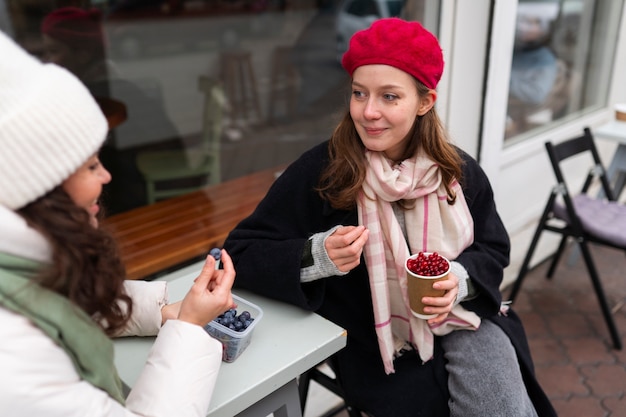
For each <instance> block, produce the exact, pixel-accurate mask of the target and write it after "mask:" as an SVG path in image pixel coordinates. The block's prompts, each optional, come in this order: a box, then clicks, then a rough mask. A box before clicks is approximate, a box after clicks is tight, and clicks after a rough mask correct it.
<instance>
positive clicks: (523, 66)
mask: <svg viewBox="0 0 626 417" xmlns="http://www.w3.org/2000/svg"><path fill="white" fill-rule="evenodd" d="M622 3H623V2H599V1H584V0H547V1H545V0H544V1H526V0H521V1H520V3H519V6H518V12H517V21H516V28H515V46H514V51H513V57H512V61H511V79H510V84H509V101H508V113H507V124H506V132H505V138H507V139H508V138H512V137H515V136H517V135H520V134H522V133H525V132H530V131H535V130H537V129H547V128H549V127H550V126H551V125H553V124H554V123H559V121H564V120H566V119H567V118H568V117H575V115H576V114H580V113H581V112H584V111H588V110H592V109H597V108H599V107H600V106H603V105H605V104H606V99H607V94H606V90H607V88H608V84H609V74H610V72H609V71H610V68H611V66H612V60H613V50H614V48H615V41H616V39H617V37H616V36H610V35H609V36H607V31H611V30H616V24H617V19H619V15H620V13H618V12H617V11H618V10H621V7H622ZM601 40H602V41H601Z"/></svg>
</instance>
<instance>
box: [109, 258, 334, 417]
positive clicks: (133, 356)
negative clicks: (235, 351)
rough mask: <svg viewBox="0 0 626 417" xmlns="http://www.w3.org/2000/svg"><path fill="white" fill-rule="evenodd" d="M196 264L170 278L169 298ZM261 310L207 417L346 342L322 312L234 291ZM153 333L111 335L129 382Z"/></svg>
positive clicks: (235, 409)
mask: <svg viewBox="0 0 626 417" xmlns="http://www.w3.org/2000/svg"><path fill="white" fill-rule="evenodd" d="M199 271H200V266H198V267H197V270H193V269H192V270H190V272H187V273H186V274H185V275H183V276H181V277H180V278H177V279H175V280H173V281H170V283H169V284H168V285H169V294H170V301H176V300H179V299H182V298H183V296H184V295H185V293H186V292H187V290H188V288H189V287H190V286H191V283H192V281H193V279H194V278H195V277H196V276H197V275H198V272H199ZM233 292H234V293H235V294H236V295H238V296H240V297H242V298H244V299H246V300H249V301H251V302H252V303H254V304H256V305H258V306H259V307H261V309H262V310H263V317H262V318H261V320H260V321H259V322H258V323H257V324H256V327H255V329H254V332H253V334H252V339H251V342H250V345H249V346H248V347H247V348H246V350H245V351H244V352H243V353H242V354H241V355H240V356H239V357H238V358H237V359H236V360H235V361H234V362H232V363H226V362H223V363H222V367H221V369H220V373H219V376H218V381H217V384H216V387H215V391H214V393H213V398H212V399H211V405H210V407H209V414H208V415H210V416H211V417H213V416H215V417H217V416H223V417H232V416H234V415H236V414H237V413H239V412H241V411H243V410H245V409H246V408H248V407H249V406H250V405H252V404H254V403H256V402H257V401H259V400H261V399H262V398H264V397H266V396H267V395H269V394H271V393H272V392H273V391H275V390H276V389H278V388H280V387H282V386H283V385H284V384H286V383H287V382H289V381H291V380H293V379H294V378H296V377H297V376H298V375H300V374H302V373H303V372H305V371H306V370H308V369H310V368H312V367H313V366H315V365H317V364H318V363H320V362H322V361H324V360H325V359H326V358H328V357H329V356H331V355H332V354H333V353H335V352H337V351H339V350H341V349H342V348H343V347H344V346H345V345H346V332H345V330H344V329H342V328H341V327H339V326H337V325H335V324H334V323H332V322H330V321H328V320H326V319H324V318H323V317H321V316H319V315H317V314H314V313H310V312H307V311H304V310H302V309H300V308H298V307H295V306H292V305H289V304H286V303H281V302H278V301H275V300H271V299H268V298H265V297H261V296H259V295H256V294H253V293H250V292H248V291H241V290H236V291H233ZM153 341H154V338H153V337H143V338H140V337H129V338H120V339H116V340H115V365H116V366H117V369H118V371H119V373H120V377H121V378H122V380H123V381H124V382H125V383H126V384H128V385H129V386H132V385H133V384H134V383H135V382H136V380H137V378H138V377H139V374H140V372H141V370H142V369H143V366H144V364H145V362H146V359H147V357H148V351H149V349H150V347H151V346H152V343H153Z"/></svg>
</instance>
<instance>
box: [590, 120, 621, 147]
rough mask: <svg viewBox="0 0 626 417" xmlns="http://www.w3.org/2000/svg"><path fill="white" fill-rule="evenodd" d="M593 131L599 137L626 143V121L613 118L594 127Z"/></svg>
mask: <svg viewBox="0 0 626 417" xmlns="http://www.w3.org/2000/svg"><path fill="white" fill-rule="evenodd" d="M592 133H593V134H594V135H595V136H596V137H598V138H602V139H611V140H614V141H617V142H619V143H620V144H624V145H626V122H621V121H618V120H611V121H610V122H608V123H605V124H603V125H602V126H598V127H597V128H595V129H593V130H592Z"/></svg>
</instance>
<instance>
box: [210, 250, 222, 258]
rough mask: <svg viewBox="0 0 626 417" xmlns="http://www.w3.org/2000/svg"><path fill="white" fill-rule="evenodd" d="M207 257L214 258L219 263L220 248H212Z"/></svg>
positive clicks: (220, 256)
mask: <svg viewBox="0 0 626 417" xmlns="http://www.w3.org/2000/svg"><path fill="white" fill-rule="evenodd" d="M209 255H211V256H212V257H214V258H215V260H216V261H219V260H220V259H221V258H222V251H221V250H220V248H213V249H211V250H210V251H209Z"/></svg>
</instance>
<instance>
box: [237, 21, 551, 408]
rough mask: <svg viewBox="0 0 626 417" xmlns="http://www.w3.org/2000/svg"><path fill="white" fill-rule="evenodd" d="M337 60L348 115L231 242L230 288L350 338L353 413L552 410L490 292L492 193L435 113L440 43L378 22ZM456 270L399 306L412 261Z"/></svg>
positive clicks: (495, 268) (505, 240)
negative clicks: (311, 315) (430, 291)
mask: <svg viewBox="0 0 626 417" xmlns="http://www.w3.org/2000/svg"><path fill="white" fill-rule="evenodd" d="M342 65H343V67H344V68H345V70H346V71H347V72H348V73H349V74H350V76H351V79H352V95H351V99H350V106H349V111H348V112H347V113H346V114H345V116H344V117H343V120H342V121H341V122H340V123H339V125H338V126H337V127H336V129H335V131H334V133H333V135H332V137H331V138H330V140H329V141H326V142H324V143H322V144H320V145H318V146H316V147H314V148H313V149H311V150H309V151H307V152H306V153H304V154H303V155H302V156H301V157H300V158H299V159H298V160H296V161H295V162H293V163H292V164H291V165H290V166H289V167H288V168H287V170H286V171H285V172H284V173H283V174H282V175H281V176H280V177H279V178H278V179H277V180H276V182H275V184H274V185H273V187H272V188H271V189H270V191H269V192H268V194H267V196H266V197H265V198H264V200H263V201H262V202H261V203H260V204H259V205H258V207H257V209H256V210H255V211H254V213H252V215H250V216H249V217H248V218H247V219H245V220H244V221H242V222H241V223H240V224H239V225H238V226H237V227H236V228H235V229H234V230H233V231H232V232H231V234H230V235H229V237H228V239H227V241H226V243H225V248H226V249H227V250H228V251H229V253H231V255H232V256H233V259H234V261H235V266H236V269H237V279H236V282H235V285H236V286H238V287H244V288H248V289H251V290H253V291H256V292H258V293H261V294H263V295H266V296H270V297H274V298H277V299H280V300H283V301H286V302H289V303H293V304H296V305H299V306H301V307H303V308H306V309H309V310H313V311H315V312H317V313H319V314H321V315H322V316H324V317H326V318H328V319H329V320H332V321H333V322H335V323H337V324H338V325H340V326H342V327H344V328H345V329H346V330H347V334H348V336H347V337H348V340H347V346H346V348H345V349H343V350H342V351H340V352H339V353H338V354H337V355H336V356H335V357H334V358H333V364H334V370H335V372H336V373H337V375H338V378H339V379H340V381H341V383H342V386H343V388H344V390H345V397H346V400H347V402H348V403H350V404H351V405H353V406H355V407H356V408H358V409H361V410H362V411H365V412H367V413H368V414H370V415H373V416H376V417H405V416H406V417H414V416H437V417H438V416H448V415H452V416H463V417H471V416H477V417H484V416H507V417H511V416H520V417H528V416H537V415H539V416H554V415H555V412H554V409H553V408H552V406H551V404H550V402H549V400H548V399H547V397H546V395H545V394H544V392H543V390H542V389H541V387H540V386H539V384H538V383H537V380H536V379H535V376H534V371H533V364H532V360H531V356H530V352H529V350H528V346H527V342H526V337H525V334H524V330H523V327H522V324H521V322H520V321H519V319H518V318H517V316H516V315H515V314H514V313H513V311H511V310H509V309H507V308H506V307H505V306H503V304H502V299H501V294H500V290H499V285H500V283H501V282H502V277H503V269H504V268H505V267H506V266H507V265H508V262H509V248H510V244H509V237H508V234H507V232H506V230H505V228H504V225H503V223H502V221H501V219H500V217H499V215H498V213H497V211H496V207H495V203H494V199H493V192H492V188H491V185H490V183H489V181H488V179H487V177H486V175H485V174H484V172H483V171H482V169H481V168H480V166H479V165H478V163H477V162H476V161H475V160H474V159H472V158H471V157H470V156H469V155H468V154H467V153H465V152H463V151H462V150H461V149H459V148H457V147H455V146H454V145H452V144H451V143H450V141H449V140H448V137H447V134H446V132H445V129H444V127H443V125H442V123H441V121H440V119H439V117H438V116H437V113H436V111H435V108H434V104H435V101H436V99H437V92H436V91H435V88H436V87H437V83H438V82H439V79H440V77H441V74H442V71H443V56H442V52H441V47H440V46H439V43H438V41H437V39H436V38H435V37H434V36H433V35H432V34H431V33H430V32H428V31H427V30H425V29H424V28H423V27H422V26H421V25H420V24H419V23H417V22H407V21H404V20H401V19H397V18H390V19H381V20H378V21H376V22H375V23H374V24H373V25H372V26H371V27H370V28H368V29H366V30H363V31H360V32H358V33H356V34H355V35H354V36H353V38H352V39H351V41H350V47H349V50H348V51H347V52H346V54H345V55H344V57H343V60H342ZM420 251H424V252H438V253H439V254H442V255H444V256H445V257H447V258H448V259H449V260H450V261H451V262H450V263H451V272H450V273H449V274H448V279H447V280H444V281H440V282H437V283H435V284H434V286H435V287H436V288H438V289H440V290H444V291H445V293H444V295H443V296H442V297H425V298H423V302H424V303H425V304H426V305H427V307H426V310H427V311H426V312H427V313H428V314H430V315H432V316H433V318H430V319H427V320H425V319H421V318H418V317H416V316H414V315H413V314H412V313H411V309H410V306H409V303H408V295H407V282H406V272H405V267H404V265H405V260H406V259H407V257H409V255H410V254H415V253H418V252H420Z"/></svg>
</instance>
